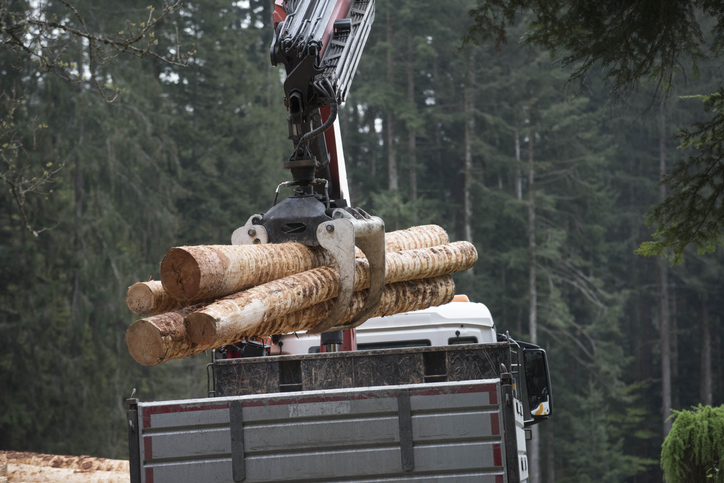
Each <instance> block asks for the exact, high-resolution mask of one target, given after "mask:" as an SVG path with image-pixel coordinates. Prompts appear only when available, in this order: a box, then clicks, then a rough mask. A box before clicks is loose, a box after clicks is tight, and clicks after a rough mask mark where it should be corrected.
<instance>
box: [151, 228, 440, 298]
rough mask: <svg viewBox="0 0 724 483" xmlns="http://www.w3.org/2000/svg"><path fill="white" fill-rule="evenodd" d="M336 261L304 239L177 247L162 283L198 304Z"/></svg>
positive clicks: (417, 232)
mask: <svg viewBox="0 0 724 483" xmlns="http://www.w3.org/2000/svg"><path fill="white" fill-rule="evenodd" d="M385 239H386V242H385V247H386V250H387V251H399V250H403V249H413V248H424V247H429V246H436V245H441V244H445V243H448V241H449V240H448V237H447V234H446V233H445V230H443V229H442V228H440V227H439V226H436V225H426V226H419V227H413V228H410V229H408V230H400V231H395V232H392V233H388V234H386V236H385ZM333 263H334V260H333V259H332V257H331V256H330V255H329V254H327V252H326V250H324V249H322V248H320V247H314V248H310V247H306V246H304V245H300V244H298V243H279V244H265V245H208V246H204V245H202V246H190V247H176V248H172V249H171V250H169V251H168V253H167V254H166V256H165V257H164V258H163V260H162V261H161V282H162V284H163V288H164V290H165V291H166V293H168V294H169V295H170V296H171V297H173V298H175V299H177V300H180V301H184V302H188V303H192V302H196V301H200V300H203V299H213V298H218V297H223V296H226V295H231V294H233V293H237V292H240V291H242V290H246V289H247V288H250V287H253V286H255V285H259V284H262V283H266V282H271V281H272V280H277V279H279V278H282V277H286V276H288V275H293V274H295V273H300V272H304V271H307V270H311V269H313V268H317V267H321V266H325V265H331V264H333Z"/></svg>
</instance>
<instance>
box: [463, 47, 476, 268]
mask: <svg viewBox="0 0 724 483" xmlns="http://www.w3.org/2000/svg"><path fill="white" fill-rule="evenodd" d="M474 60H475V59H474V57H473V55H472V54H471V55H470V59H469V61H468V65H467V71H468V72H467V74H468V79H467V82H466V83H465V92H464V97H465V99H464V105H463V110H464V112H465V188H464V190H465V193H464V214H465V239H466V240H467V241H469V242H470V243H473V229H472V218H473V200H472V187H473V136H474V129H475V112H474V111H475V99H474V97H473V90H474V88H475V64H474ZM470 273H472V269H471V271H470Z"/></svg>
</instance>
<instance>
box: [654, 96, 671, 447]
mask: <svg viewBox="0 0 724 483" xmlns="http://www.w3.org/2000/svg"><path fill="white" fill-rule="evenodd" d="M664 107H665V103H664V99H663V98H662V100H661V103H660V104H659V178H660V179H661V180H663V179H664V177H665V176H666V118H665V113H664ZM659 195H660V200H661V202H663V201H664V200H665V199H666V186H665V185H664V184H663V183H662V184H661V187H660V190H659ZM657 262H658V274H659V277H658V278H659V334H660V340H661V399H662V404H661V410H662V422H663V427H664V428H663V429H664V437H666V436H667V435H668V434H669V431H671V424H672V421H671V419H669V417H670V416H671V337H670V336H671V333H670V330H671V328H670V323H669V308H670V306H669V286H668V284H669V267H668V265H667V261H666V260H664V259H663V258H659V259H658V261H657Z"/></svg>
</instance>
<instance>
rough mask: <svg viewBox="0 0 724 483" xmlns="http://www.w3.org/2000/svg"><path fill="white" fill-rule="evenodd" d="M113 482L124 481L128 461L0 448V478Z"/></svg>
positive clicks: (12, 480)
mask: <svg viewBox="0 0 724 483" xmlns="http://www.w3.org/2000/svg"><path fill="white" fill-rule="evenodd" d="M3 476H5V477H6V478H7V480H6V481H7V482H55V481H70V482H77V483H91V482H93V483H116V482H128V481H129V480H130V477H129V469H128V461H123V460H111V459H106V458H94V457H92V456H61V455H48V454H38V453H19V452H15V451H0V481H1V479H2V477H3Z"/></svg>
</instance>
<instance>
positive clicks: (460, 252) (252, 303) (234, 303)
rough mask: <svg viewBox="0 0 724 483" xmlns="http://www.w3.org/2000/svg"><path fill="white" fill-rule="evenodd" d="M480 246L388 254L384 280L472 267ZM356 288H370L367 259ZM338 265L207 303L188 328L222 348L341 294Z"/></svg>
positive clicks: (189, 320) (189, 318)
mask: <svg viewBox="0 0 724 483" xmlns="http://www.w3.org/2000/svg"><path fill="white" fill-rule="evenodd" d="M477 258H478V257H477V252H476V251H475V247H474V246H473V245H472V244H471V243H468V242H457V243H452V244H449V245H441V246H437V247H432V248H421V249H417V250H406V251H400V252H393V253H388V254H387V255H386V273H385V284H391V283H396V282H401V281H405V280H419V279H425V278H431V277H438V276H441V275H445V274H448V273H452V272H458V271H461V270H467V269H469V268H470V267H472V266H473V265H475V262H476V261H477ZM355 268H356V273H355V286H354V290H355V291H359V290H363V289H366V288H369V284H370V278H369V277H370V271H369V264H368V262H367V260H366V259H364V258H361V259H360V258H358V259H357V261H356V267H355ZM338 282H339V276H338V271H337V269H336V268H332V267H320V268H315V269H313V270H308V271H306V272H302V273H299V274H296V275H290V276H288V277H284V278H281V279H279V280H275V281H273V282H269V283H266V284H262V285H258V286H256V287H253V288H250V289H248V290H245V291H243V292H240V293H238V294H235V295H230V296H228V297H226V298H224V299H221V300H217V301H216V302H214V303H212V304H209V305H207V306H206V307H204V308H202V309H200V310H197V311H195V312H192V313H190V314H189V315H187V316H186V319H185V324H186V331H187V333H188V335H189V337H190V339H191V340H192V341H193V342H195V343H197V344H214V345H215V346H216V347H220V346H223V345H227V344H233V343H234V342H237V341H238V340H240V338H239V337H238V334H239V333H245V332H248V331H249V330H253V329H252V328H253V327H254V326H258V325H260V324H264V323H265V322H267V321H269V320H273V319H276V318H279V317H281V316H284V315H286V314H288V313H291V312H295V311H297V310H301V309H304V308H307V307H310V306H312V305H315V304H318V303H321V302H325V301H327V300H330V299H332V298H334V297H336V296H337V295H338V293H339V283H338Z"/></svg>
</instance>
